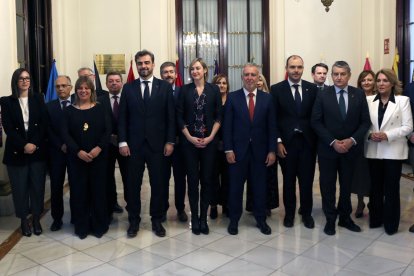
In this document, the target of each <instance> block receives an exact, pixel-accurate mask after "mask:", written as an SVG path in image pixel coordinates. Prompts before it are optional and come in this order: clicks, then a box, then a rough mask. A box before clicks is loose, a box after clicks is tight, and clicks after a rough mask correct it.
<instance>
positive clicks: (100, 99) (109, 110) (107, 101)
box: [97, 93, 119, 135]
mask: <svg viewBox="0 0 414 276" xmlns="http://www.w3.org/2000/svg"><path fill="white" fill-rule="evenodd" d="M111 97H112V94H109V93H108V95H103V96H100V97H98V100H97V101H98V102H99V103H101V104H102V105H103V106H104V108H105V110H106V112H107V113H108V117H109V118H111V127H112V132H111V134H114V135H118V121H117V120H116V118H115V117H114V113H113V112H112V106H111V99H110V98H111ZM118 112H119V109H118ZM118 116H119V114H118Z"/></svg>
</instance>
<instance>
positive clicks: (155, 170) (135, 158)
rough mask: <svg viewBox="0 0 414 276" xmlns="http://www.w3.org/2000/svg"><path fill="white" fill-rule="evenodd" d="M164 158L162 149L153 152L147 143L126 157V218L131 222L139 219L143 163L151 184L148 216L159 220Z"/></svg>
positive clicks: (161, 204) (161, 202) (160, 215)
mask: <svg viewBox="0 0 414 276" xmlns="http://www.w3.org/2000/svg"><path fill="white" fill-rule="evenodd" d="M166 163H167V162H166V158H165V156H164V152H163V151H158V152H155V151H153V150H152V149H151V147H150V146H149V145H148V143H146V142H145V143H144V145H143V146H142V147H141V148H140V149H139V150H137V151H136V152H131V156H129V157H128V158H127V177H126V183H127V185H126V190H127V206H126V209H127V211H128V219H129V221H130V222H131V223H132V222H133V223H139V222H140V221H141V216H140V214H141V185H142V178H143V175H144V170H145V164H146V165H147V169H148V174H149V182H150V185H151V201H150V216H151V220H152V221H160V220H161V217H162V216H163V214H164V212H165V206H164V204H165V202H164V199H165V196H164V192H165V189H164V187H163V185H164V182H163V179H164V175H165V166H166Z"/></svg>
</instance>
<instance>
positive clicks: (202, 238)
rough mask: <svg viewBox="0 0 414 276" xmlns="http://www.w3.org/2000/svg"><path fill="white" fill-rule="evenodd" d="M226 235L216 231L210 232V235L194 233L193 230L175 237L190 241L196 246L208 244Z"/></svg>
mask: <svg viewBox="0 0 414 276" xmlns="http://www.w3.org/2000/svg"><path fill="white" fill-rule="evenodd" d="M222 237H224V235H223V234H218V233H216V232H210V234H208V235H203V234H200V235H194V234H193V233H192V232H191V231H187V232H185V233H182V234H180V235H177V236H175V237H174V238H175V239H178V240H181V241H185V242H190V243H192V244H194V245H196V246H200V247H201V246H206V245H207V244H209V243H212V242H215V241H217V240H218V239H221V238H222Z"/></svg>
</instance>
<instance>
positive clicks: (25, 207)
mask: <svg viewBox="0 0 414 276" xmlns="http://www.w3.org/2000/svg"><path fill="white" fill-rule="evenodd" d="M7 173H8V174H9V179H10V184H11V188H12V197H13V204H14V210H15V213H16V217H18V218H21V219H24V218H26V217H27V216H28V215H29V214H30V213H31V214H33V215H34V216H40V215H41V214H42V212H43V205H44V197H45V180H46V162H42V161H38V162H29V163H28V164H27V165H24V166H10V165H7Z"/></svg>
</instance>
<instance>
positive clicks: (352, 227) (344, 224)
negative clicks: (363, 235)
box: [338, 219, 361, 232]
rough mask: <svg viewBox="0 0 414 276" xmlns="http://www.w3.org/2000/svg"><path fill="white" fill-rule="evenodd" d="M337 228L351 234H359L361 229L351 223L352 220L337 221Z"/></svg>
mask: <svg viewBox="0 0 414 276" xmlns="http://www.w3.org/2000/svg"><path fill="white" fill-rule="evenodd" d="M338 226H341V227H344V228H346V229H348V230H349V231H352V232H361V228H360V227H359V226H358V225H356V224H355V222H353V221H352V219H347V220H341V219H339V222H338Z"/></svg>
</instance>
